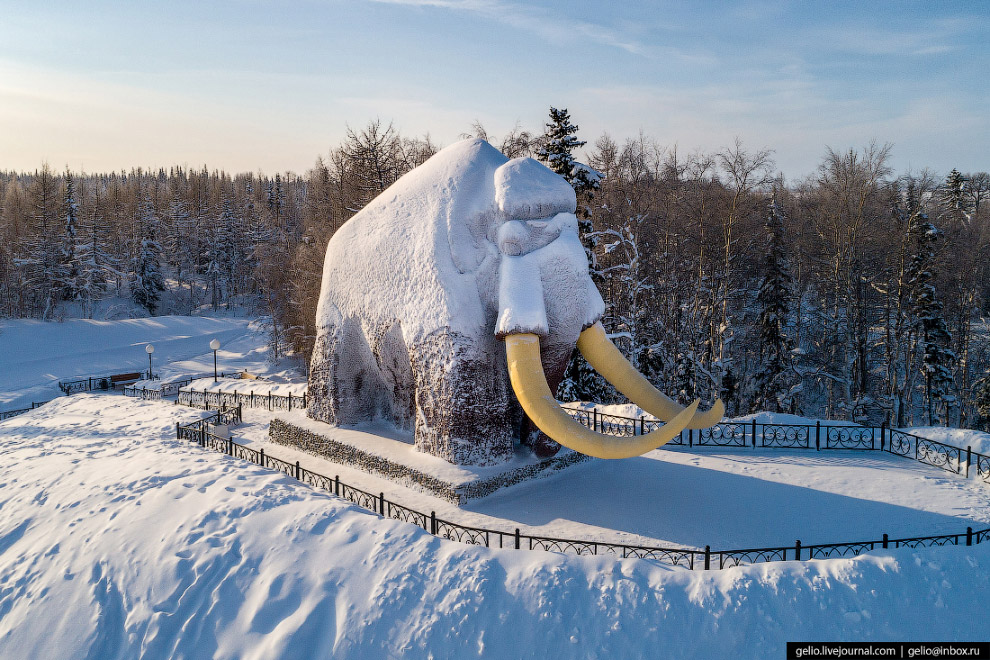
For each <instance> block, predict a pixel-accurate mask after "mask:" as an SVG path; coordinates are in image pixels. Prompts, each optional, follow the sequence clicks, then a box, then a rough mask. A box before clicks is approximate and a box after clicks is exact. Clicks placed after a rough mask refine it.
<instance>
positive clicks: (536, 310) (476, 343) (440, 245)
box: [309, 140, 720, 464]
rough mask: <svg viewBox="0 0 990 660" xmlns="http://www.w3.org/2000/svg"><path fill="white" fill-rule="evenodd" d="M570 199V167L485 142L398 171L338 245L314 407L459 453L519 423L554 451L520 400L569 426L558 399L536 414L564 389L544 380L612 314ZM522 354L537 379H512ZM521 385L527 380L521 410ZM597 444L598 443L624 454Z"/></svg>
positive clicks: (462, 456) (487, 444)
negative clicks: (557, 170) (565, 173)
mask: <svg viewBox="0 0 990 660" xmlns="http://www.w3.org/2000/svg"><path fill="white" fill-rule="evenodd" d="M574 209H575V197H574V192H573V190H572V188H571V187H570V186H569V185H568V184H567V182H566V181H565V180H564V179H562V178H561V177H559V176H557V175H556V174H554V173H553V172H551V171H550V170H548V169H547V168H545V167H544V166H543V165H541V164H539V163H538V162H536V161H534V160H532V159H529V158H520V159H515V160H511V161H510V160H508V159H507V158H506V157H505V156H503V155H502V154H501V153H499V152H498V151H497V150H496V149H495V148H493V147H492V146H491V145H489V144H488V143H487V142H485V141H483V140H466V141H463V142H459V143H456V144H454V145H451V146H450V147H448V148H446V149H444V150H443V151H441V152H440V153H438V154H436V155H435V156H433V158H431V159H430V160H428V161H427V162H426V163H424V164H423V165H421V166H420V167H418V168H416V169H415V170H413V171H412V172H410V173H409V174H407V175H405V176H404V177H402V178H401V179H399V181H397V182H396V183H395V184H394V185H393V186H391V187H390V188H389V189H388V190H386V191H385V192H383V193H382V194H381V195H379V196H378V197H377V198H376V199H375V200H373V201H372V202H371V203H370V204H369V205H368V206H367V207H365V208H364V209H363V210H362V211H361V212H359V213H358V214H357V215H355V216H354V217H353V218H351V219H350V220H349V221H348V222H347V223H345V224H344V226H343V227H341V228H340V230H339V231H338V232H337V233H336V234H335V235H334V236H333V238H332V239H331V240H330V243H329V245H328V246H327V256H326V262H325V264H324V269H323V282H322V288H321V291H320V302H319V306H318V308H317V319H316V321H317V323H316V325H317V337H316V346H315V348H314V351H313V358H312V364H311V370H310V385H309V393H310V405H309V415H310V416H311V417H313V418H315V419H318V420H322V421H325V422H329V423H331V424H354V423H358V422H362V421H367V420H371V419H375V418H383V419H387V420H390V421H391V422H392V423H394V424H396V425H397V426H400V427H404V428H412V429H414V432H415V441H416V446H417V447H418V448H419V449H420V450H421V451H425V452H428V453H431V454H434V455H437V456H440V457H442V458H444V459H446V460H448V461H450V462H452V463H459V464H465V463H470V464H493V463H497V462H500V461H503V460H506V459H508V458H509V457H510V456H511V455H512V452H513V438H514V437H515V436H518V435H520V434H521V435H522V440H523V441H524V442H526V443H528V444H531V445H532V446H533V448H534V450H535V451H536V453H537V454H538V455H540V456H548V455H552V454H554V453H556V451H557V450H558V449H559V445H557V443H556V442H554V441H553V440H550V439H549V438H547V437H546V436H544V435H540V434H538V433H537V432H535V431H534V430H533V429H532V428H531V427H530V426H529V425H528V424H523V420H524V419H525V415H524V413H523V409H522V407H526V410H528V411H530V415H531V416H533V415H534V414H535V415H536V417H534V420H536V421H537V422H538V423H539V419H537V418H540V419H544V423H541V424H540V428H543V429H544V430H547V429H548V428H551V427H552V428H557V427H559V426H560V423H559V420H556V421H555V420H553V419H550V418H551V417H553V415H554V414H556V413H555V412H554V411H551V412H550V413H547V411H545V410H537V408H539V407H540V406H543V405H544V404H545V400H546V399H550V400H552V396H550V395H549V394H548V393H547V394H546V395H545V396H544V393H543V389H545V388H547V386H549V388H550V391H552V390H553V388H555V387H556V386H557V384H558V383H559V381H560V379H561V377H562V376H563V373H564V370H565V368H566V367H567V362H568V360H569V358H570V355H571V353H572V352H573V350H574V347H575V345H576V344H577V343H578V339H579V337H581V338H582V341H585V338H586V337H587V336H589V333H590V332H591V331H590V330H589V331H588V332H582V331H585V330H586V329H588V328H590V327H591V326H594V328H595V329H598V330H600V327H601V326H600V325H598V324H597V321H598V319H599V317H600V316H601V315H602V313H603V311H604V304H603V302H602V299H601V296H600V295H599V293H598V291H597V289H595V287H594V284H593V283H592V281H591V278H590V277H589V275H588V264H587V261H586V257H585V253H584V249H583V247H582V245H581V242H580V240H579V239H578V235H577V219H576V218H575V216H574V215H573V213H574ZM596 336H597V335H596ZM601 337H602V338H604V333H601ZM500 338H508V341H507V342H506V345H505V346H504V347H503V346H501V345H500V342H499V341H498V339H500ZM588 341H591V340H588ZM519 342H522V344H520V343H519ZM527 342H528V344H527ZM586 343H587V342H586ZM534 344H535V345H534ZM527 347H528V348H527ZM537 348H538V350H539V352H538V353H537V352H536V351H535V350H533V349H537ZM527 350H528V351H529V353H526V354H525V355H522V353H525V352H526V351H527ZM582 350H583V351H584V349H582ZM506 351H508V352H509V359H508V362H507V352H506ZM513 351H516V352H515V353H514V355H515V356H516V358H513V357H512V356H513ZM584 352H585V354H586V355H587V354H588V351H584ZM534 356H535V357H534ZM520 357H522V358H529V363H528V364H527V365H526V366H525V368H523V370H522V372H523V376H526V378H521V377H520V376H519V375H518V373H517V375H516V376H515V377H514V379H513V380H512V384H511V386H510V371H513V369H515V372H518V371H519V368H518V364H521V363H522V361H521V359H519V358H520ZM534 360H535V362H534ZM541 367H542V369H541ZM515 372H514V373H515ZM534 374H538V377H537V376H534ZM544 374H545V378H544ZM527 378H528V380H527ZM544 380H545V381H546V382H544ZM531 381H532V382H531ZM518 382H525V383H527V387H528V388H529V396H522V398H521V399H520V400H521V401H522V407H521V406H520V400H517V397H516V396H515V395H514V392H519V391H520V390H519V387H518V385H517V383H518ZM533 382H535V385H534V384H533ZM620 389H621V388H620ZM623 391H624V390H623ZM659 396H662V395H659ZM534 401H536V402H537V405H536V406H535V407H534V403H533V402H534ZM541 402H542V403H541ZM666 402H667V404H669V407H670V411H673V414H671V415H667V416H666V417H663V414H666V412H663V411H658V412H653V411H651V412H653V414H656V415H658V416H661V417H662V418H663V419H669V418H670V417H672V416H674V415H676V414H680V413H681V412H682V409H680V408H679V407H678V406H676V404H673V402H670V401H669V400H666ZM640 405H643V407H644V408H647V409H648V410H649V409H650V408H649V407H648V406H647V405H646V404H644V403H640ZM665 410H666V409H665ZM556 411H559V408H557V409H556ZM692 413H693V408H692V409H690V410H687V411H683V414H681V416H680V419H679V421H683V422H684V423H687V421H690V419H691V414H692ZM559 414H561V415H563V414H564V413H562V412H560V413H559ZM719 416H720V415H719ZM564 417H566V415H564ZM667 427H671V429H668V431H670V430H672V429H673V427H674V425H673V424H668V425H667V426H665V427H664V428H665V429H666V428H667ZM680 428H683V424H682V425H681V427H680ZM678 430H679V428H678ZM572 431H574V430H573V429H568V432H572ZM674 433H676V431H674ZM554 437H555V438H556V439H558V440H561V435H560V433H558V434H557V435H554ZM643 437H644V438H649V437H650V436H643ZM599 439H600V438H598V437H597V436H596V437H595V438H591V440H590V443H591V444H587V443H585V444H584V445H581V447H582V449H581V450H582V451H585V450H586V449H585V448H584V447H592V445H594V443H595V442H597V441H598V440H599ZM584 440H588V439H587V438H585V439H584ZM605 444H608V443H607V442H606V443H605ZM660 444H662V442H661V443H660ZM569 446H571V445H569ZM653 446H656V443H654V444H653V445H652V446H651V447H649V448H652V447H653ZM596 451H597V450H596V449H595V448H594V447H592V449H591V450H588V451H587V453H592V454H593V455H608V456H609V457H615V456H618V455H619V454H616V453H615V452H612V453H609V451H611V450H608V448H606V450H603V451H604V453H602V452H599V453H596ZM637 453H641V450H638V451H637Z"/></svg>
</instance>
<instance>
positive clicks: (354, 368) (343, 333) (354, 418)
mask: <svg viewBox="0 0 990 660" xmlns="http://www.w3.org/2000/svg"><path fill="white" fill-rule="evenodd" d="M312 367H313V368H312V370H311V371H310V393H311V396H310V399H311V404H310V406H309V416H310V417H312V418H314V419H318V420H321V421H324V422H328V423H330V424H356V423H358V422H363V421H369V420H371V419H373V418H374V417H375V413H376V412H377V411H379V410H381V408H382V407H383V404H382V399H383V397H384V389H385V387H384V384H383V382H382V378H381V373H380V371H379V368H378V364H377V361H376V359H375V356H374V354H373V353H372V351H371V347H370V346H369V345H368V341H367V339H366V337H365V334H364V330H363V329H362V327H361V321H360V320H359V319H356V318H353V317H348V318H343V319H341V320H340V322H339V323H338V324H335V325H334V326H333V327H328V328H327V329H326V331H325V332H321V333H320V334H319V336H318V337H317V343H316V346H315V347H314V349H313V363H312Z"/></svg>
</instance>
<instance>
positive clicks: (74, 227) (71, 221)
mask: <svg viewBox="0 0 990 660" xmlns="http://www.w3.org/2000/svg"><path fill="white" fill-rule="evenodd" d="M78 216H79V205H78V204H77V203H76V183H75V180H74V179H73V178H72V172H70V171H69V170H68V169H66V170H65V190H64V192H63V196H62V218H63V219H64V226H63V235H62V244H61V246H60V252H61V263H60V264H59V265H58V271H57V272H58V280H59V281H58V288H59V289H60V290H61V297H62V300H75V299H76V298H77V296H78V293H79V282H78V279H79V263H78V261H77V255H76V248H77V245H78V241H79V238H80V237H79V217H78Z"/></svg>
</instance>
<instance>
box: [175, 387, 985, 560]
mask: <svg viewBox="0 0 990 660" xmlns="http://www.w3.org/2000/svg"><path fill="white" fill-rule="evenodd" d="M240 420H241V408H240V406H238V407H236V408H233V407H224V408H222V409H221V410H219V411H218V412H217V413H216V414H215V415H211V416H209V417H206V418H204V419H202V420H200V421H198V422H195V423H193V424H189V425H186V426H182V425H180V424H176V425H175V434H176V437H177V438H178V439H180V440H189V441H192V442H196V443H197V444H199V446H200V447H203V448H204V449H212V450H213V451H217V452H221V453H224V454H227V455H228V456H233V457H235V458H240V459H243V460H246V461H250V462H252V463H255V464H256V465H260V466H262V467H265V468H269V469H273V470H278V471H279V472H282V473H284V474H286V475H287V476H290V477H292V478H294V479H296V480H297V481H300V482H302V483H304V484H307V485H309V486H312V487H314V488H320V489H322V490H324V491H327V492H329V493H333V494H334V495H335V496H337V497H340V498H343V499H345V500H347V501H349V502H352V503H354V504H356V505H358V506H360V507H363V508H365V509H369V510H371V511H373V512H375V513H377V514H378V515H380V516H382V517H385V518H392V519H395V520H402V521H404V522H408V523H412V524H413V525H416V526H417V527H421V528H422V529H424V530H426V531H428V532H429V533H431V534H433V535H434V536H438V537H440V538H444V539H449V540H451V541H459V542H461V543H466V544H469V545H483V546H485V547H488V548H515V549H517V550H520V549H525V550H545V551H548V552H562V553H567V554H575V555H612V556H615V557H623V558H627V557H635V558H639V559H650V560H654V561H659V562H663V563H665V564H671V565H674V566H683V567H686V568H689V569H692V570H694V569H704V570H710V569H715V568H718V569H721V568H727V567H731V566H739V565H742V564H753V563H759V562H770V561H788V560H808V559H828V558H832V557H851V556H855V555H859V554H862V553H864V552H869V551H871V550H875V549H877V548H902V547H907V548H922V547H933V546H944V545H967V546H972V545H979V544H980V543H982V542H984V541H990V528H987V529H981V530H975V531H974V530H973V528H972V527H967V528H966V531H965V532H960V533H958V534H942V535H937V536H920V537H912V538H900V539H891V538H889V536H888V535H887V534H884V535H883V536H882V538H880V539H877V540H870V541H852V542H845V543H825V544H816V545H802V544H801V541H800V540H798V541H797V542H796V543H795V544H794V545H793V546H780V547H773V548H746V549H742V550H712V549H711V547H710V546H707V545H706V546H705V548H704V549H703V550H699V549H696V548H676V547H661V546H647V545H632V544H623V543H606V542H602V541H588V540H580V539H563V538H555V537H548V536H534V535H531V534H523V533H522V532H520V530H519V529H518V528H516V529H515V530H514V531H512V532H507V531H502V530H496V529H485V528H482V527H469V526H466V525H460V524H458V523H455V522H452V521H450V520H443V519H441V518H437V515H436V512H435V511H431V512H430V513H429V514H426V513H424V512H422V511H416V510H415V509H411V508H409V507H406V506H403V505H401V504H398V503H396V502H392V501H391V500H387V499H385V494H384V493H378V494H375V493H372V492H369V491H366V490H362V489H360V488H356V487H355V486H351V485H349V484H346V483H344V482H342V481H341V480H340V476H339V475H336V476H334V477H329V476H327V475H323V474H319V473H317V472H313V471H312V470H308V469H306V468H304V467H302V466H301V465H300V464H299V461H296V462H295V463H291V462H289V461H283V460H282V459H279V458H275V457H274V456H270V455H268V454H265V450H264V449H261V450H255V449H251V448H250V447H247V446H245V445H241V444H238V443H237V442H234V440H233V438H231V437H224V436H221V435H218V434H214V433H212V432H211V431H210V428H213V427H215V425H217V424H234V423H237V422H239V421H240ZM611 423H613V422H612V421H611V420H606V421H605V424H611ZM747 426H748V425H747ZM768 426H774V425H768ZM718 437H722V436H721V435H718ZM912 437H914V436H912ZM767 446H774V445H767ZM980 456H982V455H980ZM988 462H990V461H988ZM988 467H990V466H988Z"/></svg>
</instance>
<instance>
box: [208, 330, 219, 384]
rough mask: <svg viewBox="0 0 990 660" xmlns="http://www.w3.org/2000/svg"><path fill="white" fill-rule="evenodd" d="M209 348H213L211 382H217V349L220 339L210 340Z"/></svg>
mask: <svg viewBox="0 0 990 660" xmlns="http://www.w3.org/2000/svg"><path fill="white" fill-rule="evenodd" d="M210 348H212V349H213V382H214V383H215V382H217V350H218V349H219V348H220V340H219V339H214V340H213V341H211V342H210Z"/></svg>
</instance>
